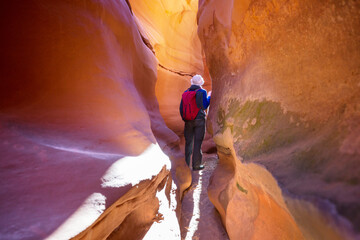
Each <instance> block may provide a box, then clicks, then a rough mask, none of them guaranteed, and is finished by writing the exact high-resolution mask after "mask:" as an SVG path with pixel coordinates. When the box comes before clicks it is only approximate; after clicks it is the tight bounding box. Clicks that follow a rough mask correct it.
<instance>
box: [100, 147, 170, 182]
mask: <svg viewBox="0 0 360 240" xmlns="http://www.w3.org/2000/svg"><path fill="white" fill-rule="evenodd" d="M164 165H166V168H167V169H169V170H170V168H171V162H170V159H169V157H168V156H166V155H165V153H163V151H162V150H161V148H160V147H159V145H158V144H151V145H150V146H149V147H148V148H147V149H146V150H145V151H144V152H143V153H142V154H141V155H139V156H136V157H124V158H121V159H119V160H117V161H116V162H115V163H113V165H111V167H110V168H109V169H108V170H107V171H106V173H105V175H104V176H103V177H102V182H103V183H102V184H101V186H102V187H123V186H126V185H128V184H131V185H132V186H134V185H136V184H138V183H139V182H140V181H142V180H145V179H151V178H152V177H153V176H155V175H157V174H159V172H160V171H161V169H162V168H163V167H164Z"/></svg>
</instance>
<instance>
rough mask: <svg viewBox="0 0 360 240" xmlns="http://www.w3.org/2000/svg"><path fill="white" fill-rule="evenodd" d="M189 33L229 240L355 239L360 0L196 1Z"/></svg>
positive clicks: (359, 188) (213, 192)
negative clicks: (200, 53)
mask: <svg viewBox="0 0 360 240" xmlns="http://www.w3.org/2000/svg"><path fill="white" fill-rule="evenodd" d="M198 24H199V28H198V33H199V37H200V39H201V43H202V46H203V49H204V52H205V56H206V63H207V66H208V68H209V71H210V75H211V77H212V87H213V96H212V99H211V109H210V116H209V119H210V121H209V122H208V127H209V129H211V130H212V133H213V136H214V140H215V142H216V144H217V147H218V153H219V156H220V164H219V166H218V168H217V170H216V172H215V174H214V176H213V180H212V183H211V185H210V186H209V189H208V190H209V197H210V199H211V200H212V202H213V203H214V205H215V206H216V208H217V209H218V210H219V212H220V213H221V216H222V220H223V223H224V225H225V227H226V229H227V231H228V233H229V236H230V238H232V239H264V236H267V237H268V238H269V239H301V238H305V239H331V238H334V239H342V238H350V239H351V238H355V237H354V236H355V234H359V229H360V205H359V203H360V202H359V196H360V181H359V180H360V179H359V177H360V164H359V162H360V138H359V136H360V95H359V92H360V79H359V73H360V5H359V2H358V1H352V0H349V1H342V2H339V1H330V0H325V1H310V0H305V1H282V0H275V1H264V0H259V1H255V0H254V1H251V0H248V1H246V0H243V1H240V0H234V1H220V0H210V1H200V3H199V12H198ZM275 180H276V181H275ZM278 186H281V189H280V188H279V187H278ZM244 226H245V227H244ZM354 232H355V233H354Z"/></svg>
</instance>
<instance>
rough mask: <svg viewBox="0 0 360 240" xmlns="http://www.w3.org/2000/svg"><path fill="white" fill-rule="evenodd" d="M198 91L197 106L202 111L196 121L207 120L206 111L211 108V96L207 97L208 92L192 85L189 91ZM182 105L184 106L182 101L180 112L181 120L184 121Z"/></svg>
mask: <svg viewBox="0 0 360 240" xmlns="http://www.w3.org/2000/svg"><path fill="white" fill-rule="evenodd" d="M197 89H199V91H197V92H196V105H197V107H198V108H200V111H199V113H198V114H197V115H196V118H195V119H205V116H206V113H205V110H206V109H207V108H208V107H209V104H210V96H207V92H206V90H205V89H203V88H201V87H200V86H198V85H191V87H190V88H189V89H187V90H189V91H195V90H197ZM187 90H186V91H187ZM182 105H183V104H182V100H181V102H180V108H179V110H180V115H181V118H182V119H183V120H184V118H183V109H182Z"/></svg>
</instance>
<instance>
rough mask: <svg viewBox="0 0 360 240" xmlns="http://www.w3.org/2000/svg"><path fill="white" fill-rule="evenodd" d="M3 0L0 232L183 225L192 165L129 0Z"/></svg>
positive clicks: (60, 233)
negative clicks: (170, 124) (165, 106)
mask: <svg viewBox="0 0 360 240" xmlns="http://www.w3.org/2000/svg"><path fill="white" fill-rule="evenodd" d="M0 9H1V17H2V21H1V30H2V36H3V37H2V38H1V46H2V48H1V81H0V99H1V101H0V126H1V132H0V134H1V137H0V139H1V142H0V149H1V162H0V164H1V167H0V175H1V188H0V189H1V190H0V191H1V194H0V195H1V197H0V206H1V214H0V215H1V219H0V238H1V239H43V238H49V239H68V238H70V237H74V236H76V235H77V237H76V238H79V239H80V238H86V237H88V236H89V235H91V236H92V238H93V239H104V238H106V237H109V238H115V239H118V238H122V239H134V238H142V236H144V235H145V234H146V232H147V230H148V229H149V228H150V226H151V228H150V230H151V229H152V228H153V227H157V228H158V227H159V226H160V225H162V224H163V225H164V224H165V225H166V226H167V227H166V229H168V230H167V231H165V232H162V234H164V236H172V237H174V236H177V235H179V233H180V232H179V229H178V223H176V221H177V219H176V217H177V215H178V214H179V212H178V210H179V204H178V202H179V198H180V196H181V194H182V191H183V190H184V189H185V188H187V187H188V186H189V184H190V182H189V181H190V174H189V170H188V168H186V167H185V163H184V160H183V159H182V154H181V153H180V152H179V148H178V142H179V138H178V137H177V136H176V135H175V134H174V133H173V132H172V131H171V130H169V129H168V128H167V127H166V125H165V122H164V120H163V119H162V117H161V116H160V113H159V107H158V102H157V99H156V97H155V82H156V79H157V60H156V57H155V56H154V54H153V52H152V51H151V49H150V48H149V46H147V45H146V44H145V42H144V39H143V38H142V36H141V35H140V33H139V25H137V24H136V23H135V18H134V16H133V14H132V12H131V10H130V6H129V5H128V3H127V1H125V0H110V1H104V2H99V1H91V0H89V1H55V0H50V1H49V0H36V1H8V2H2V3H1V6H0ZM163 151H164V152H165V153H166V154H167V155H165V154H164V152H163ZM168 156H170V158H171V161H170V160H169V158H168ZM170 172H171V173H172V174H170ZM156 221H157V222H159V223H157V222H156ZM174 221H175V222H174ZM153 222H155V224H153V225H151V224H152V223H153ZM171 223H172V224H174V223H175V225H171ZM170 225H171V226H170ZM160 227H161V226H160ZM133 229H137V231H133ZM82 231H83V232H82ZM171 231H172V232H171ZM80 232H81V234H80V235H78V234H79V233H80ZM149 234H155V233H154V230H153V231H151V232H150V233H148V235H147V238H151V235H149ZM169 234H170V235H169ZM171 234H173V235H171Z"/></svg>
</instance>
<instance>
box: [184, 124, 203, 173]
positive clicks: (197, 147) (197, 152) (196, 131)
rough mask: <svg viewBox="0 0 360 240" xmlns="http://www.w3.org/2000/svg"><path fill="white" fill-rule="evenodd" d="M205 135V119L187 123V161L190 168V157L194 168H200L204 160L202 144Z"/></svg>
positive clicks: (185, 133)
mask: <svg viewBox="0 0 360 240" xmlns="http://www.w3.org/2000/svg"><path fill="white" fill-rule="evenodd" d="M204 135H205V119H195V120H192V121H187V122H185V129H184V136H185V161H186V164H187V165H188V166H190V157H191V154H192V152H193V146H194V154H193V156H192V167H193V168H194V167H195V168H196V167H199V165H200V164H201V160H202V152H201V144H202V141H203V140H204Z"/></svg>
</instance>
